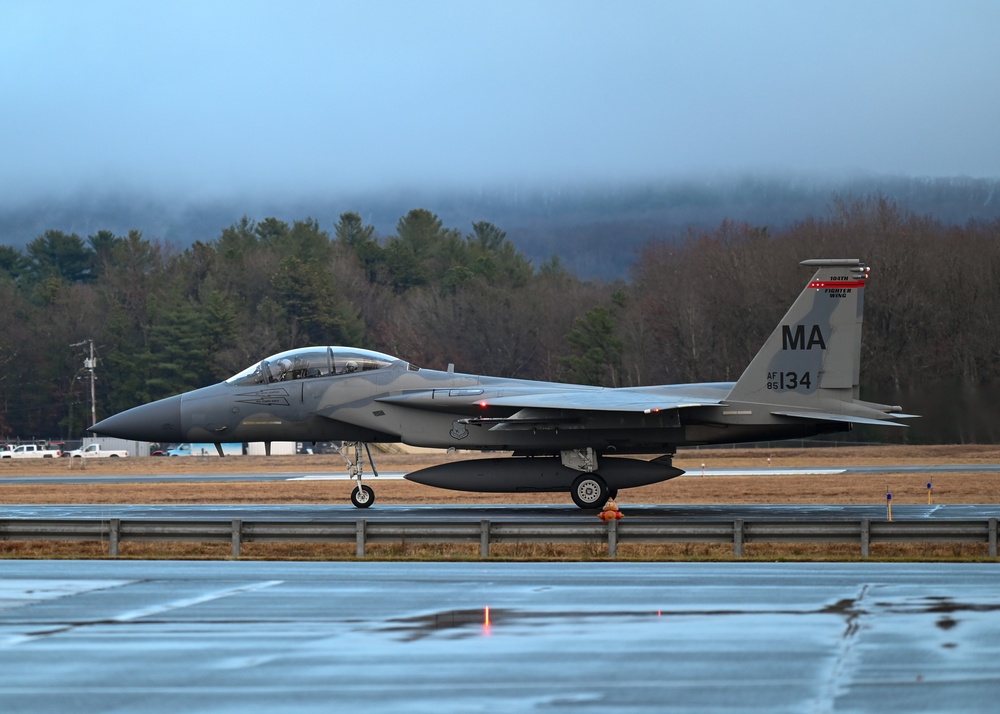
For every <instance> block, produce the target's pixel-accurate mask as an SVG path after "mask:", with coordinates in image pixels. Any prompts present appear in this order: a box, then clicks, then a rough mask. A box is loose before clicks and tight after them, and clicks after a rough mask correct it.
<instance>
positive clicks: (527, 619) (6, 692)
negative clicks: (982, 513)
mask: <svg viewBox="0 0 1000 714" xmlns="http://www.w3.org/2000/svg"><path fill="white" fill-rule="evenodd" d="M487 608H489V610H488V616H487ZM998 641H1000V570H998V569H997V567H996V565H995V564H942V563H937V564H914V563H871V564H868V563H818V564H807V563H796V564H777V563H775V564H771V563H364V562H351V563H288V562H247V561H234V562H211V563H207V562H163V561H157V562H141V561H7V562H4V563H3V569H2V571H0V672H2V675H0V711H3V712H5V713H6V714H12V713H14V712H31V713H32V714H38V713H47V712H60V713H61V712H68V711H72V712H75V713H76V714H88V713H90V712H93V713H95V714H97V713H100V714H107V713H113V712H136V711H142V712H148V713H157V712H165V713H166V712H170V714H173V713H174V712H178V711H184V712H199V711H212V712H240V713H241V714H254V713H256V712H274V711H296V712H324V713H326V712H330V711H354V712H434V713H435V714H448V713H450V712H456V713H457V712H461V713H462V714H467V713H468V712H528V711H539V712H542V711H571V712H600V713H601V714H605V713H606V712H609V711H613V712H737V711H738V712H767V713H768V714H773V713H774V712H872V711H878V712H945V711H963V712H992V711H995V710H996V702H997V701H998V699H1000V668H998V667H997V664H996V643H997V642H998Z"/></svg>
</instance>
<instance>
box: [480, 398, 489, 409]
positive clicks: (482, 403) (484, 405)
mask: <svg viewBox="0 0 1000 714" xmlns="http://www.w3.org/2000/svg"><path fill="white" fill-rule="evenodd" d="M479 406H481V407H482V408H483V409H485V408H486V406H487V405H486V400H485V399H483V400H482V401H480V402H479Z"/></svg>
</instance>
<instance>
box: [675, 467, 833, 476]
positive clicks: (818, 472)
mask: <svg viewBox="0 0 1000 714" xmlns="http://www.w3.org/2000/svg"><path fill="white" fill-rule="evenodd" d="M702 473H704V474H705V475H706V476H828V475H835V474H843V473H847V469H796V468H791V469H768V468H761V469H705V470H704V471H702V470H701V469H688V470H687V471H685V472H684V475H685V476H700V475H701V474H702Z"/></svg>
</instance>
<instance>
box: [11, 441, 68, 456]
mask: <svg viewBox="0 0 1000 714" xmlns="http://www.w3.org/2000/svg"><path fill="white" fill-rule="evenodd" d="M60 456H62V452H61V451H60V450H59V449H48V448H46V447H44V446H39V445H38V444H21V445H20V446H15V447H14V448H13V449H11V450H10V451H0V458H4V459H51V458H58V457H60Z"/></svg>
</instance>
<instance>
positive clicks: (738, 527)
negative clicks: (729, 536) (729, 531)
mask: <svg viewBox="0 0 1000 714" xmlns="http://www.w3.org/2000/svg"><path fill="white" fill-rule="evenodd" d="M733 556H734V557H736V558H742V557H743V519H742V518H737V519H736V520H735V521H733Z"/></svg>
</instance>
